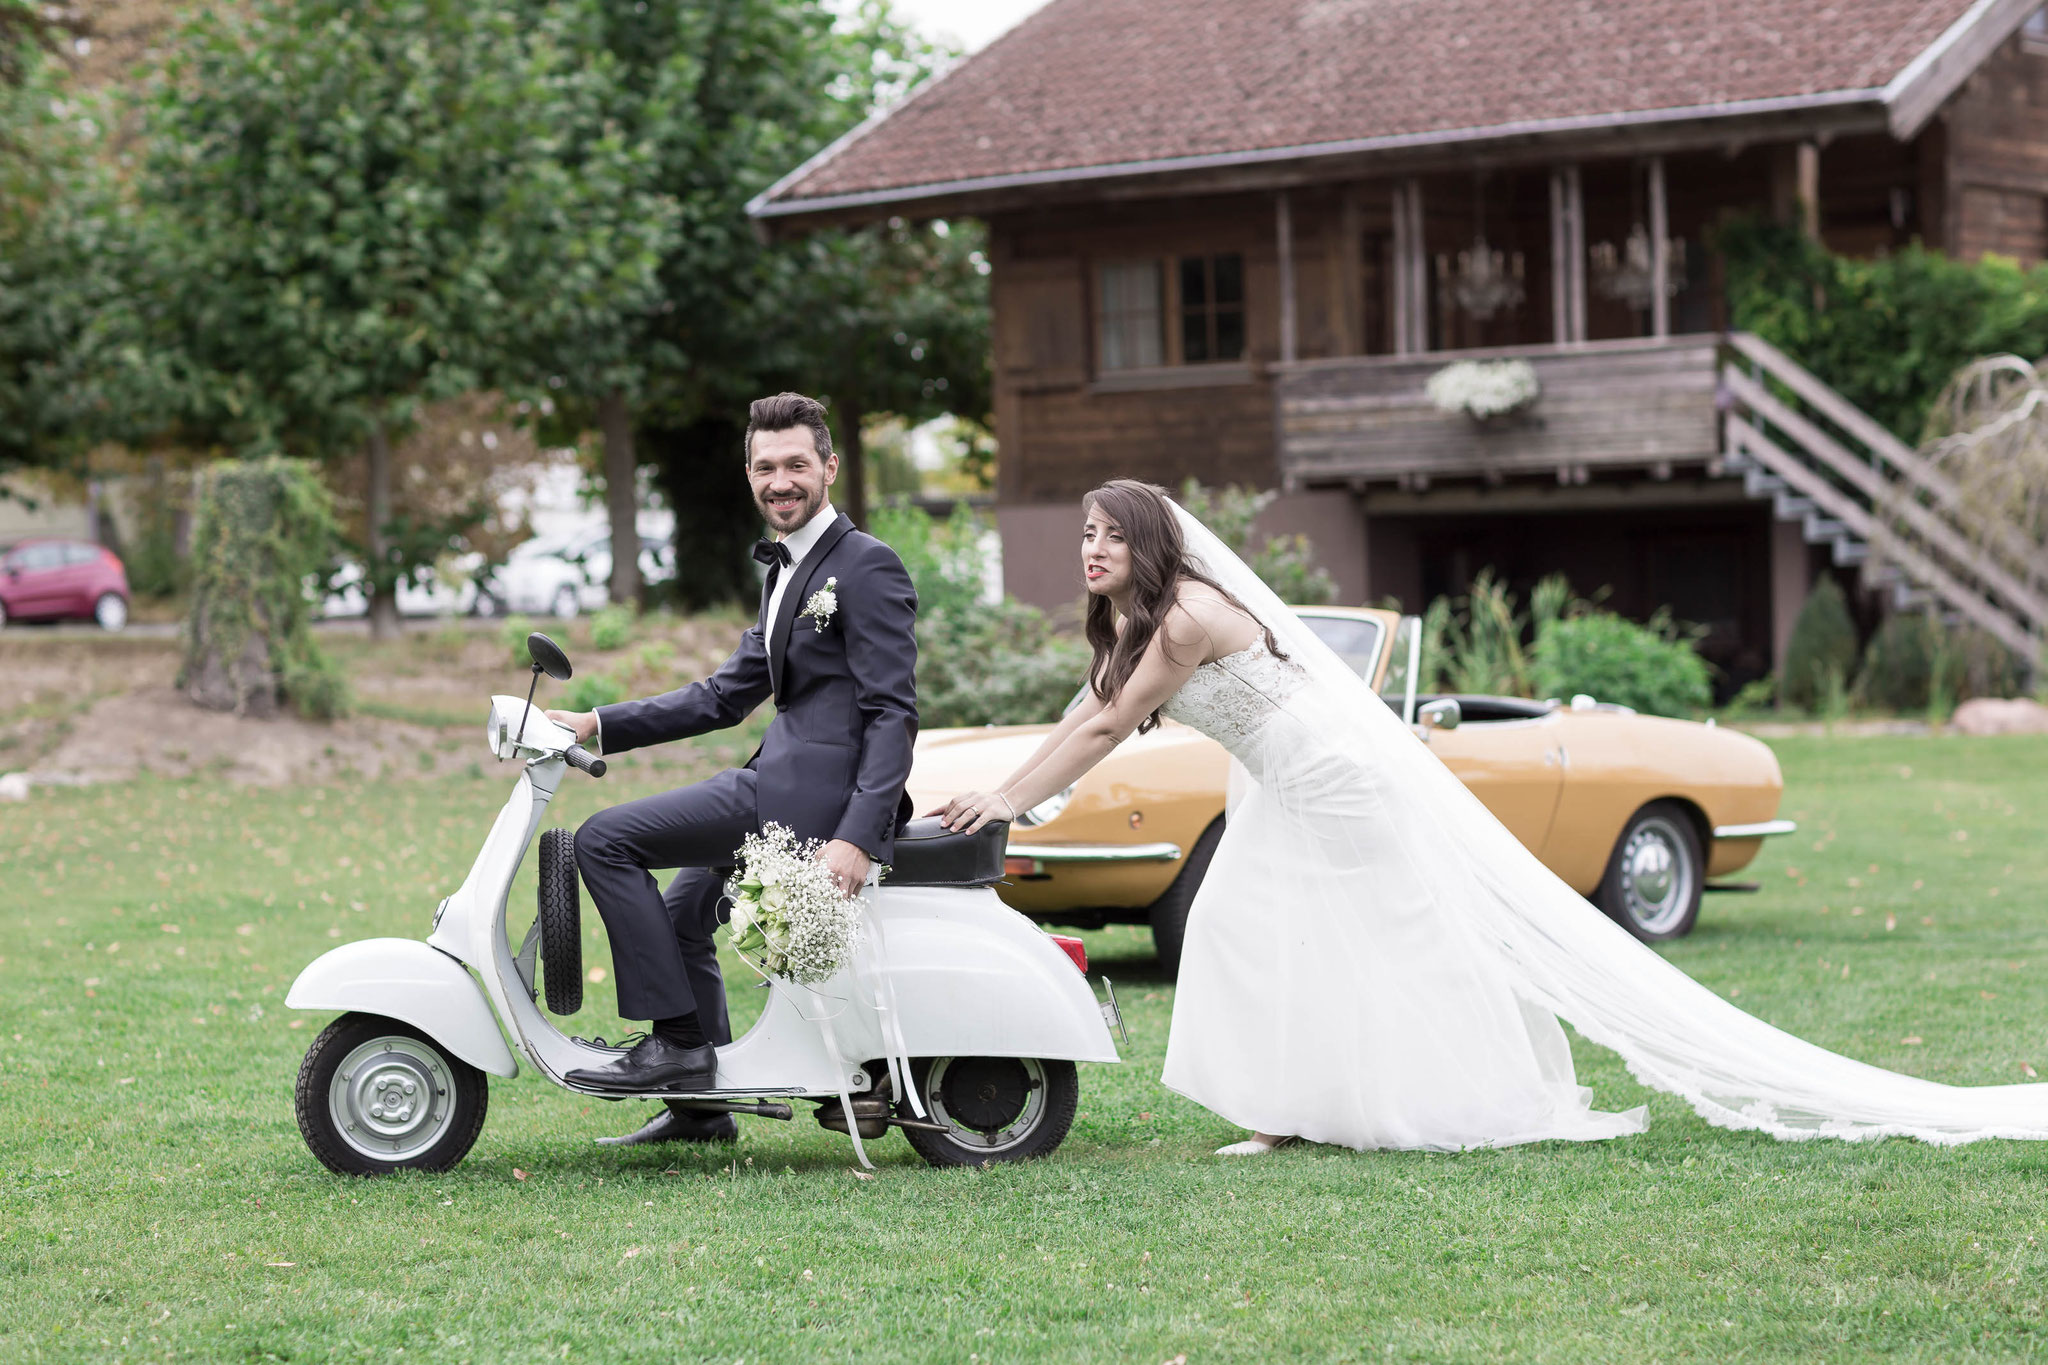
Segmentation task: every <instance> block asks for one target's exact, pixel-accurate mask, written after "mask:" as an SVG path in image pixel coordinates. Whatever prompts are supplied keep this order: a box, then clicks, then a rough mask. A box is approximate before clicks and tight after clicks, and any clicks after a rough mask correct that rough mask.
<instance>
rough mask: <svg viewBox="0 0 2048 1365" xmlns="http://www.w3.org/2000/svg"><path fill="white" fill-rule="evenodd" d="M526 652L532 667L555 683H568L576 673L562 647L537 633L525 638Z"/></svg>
mask: <svg viewBox="0 0 2048 1365" xmlns="http://www.w3.org/2000/svg"><path fill="white" fill-rule="evenodd" d="M526 652H527V653H528V654H531V655H532V656H533V666H534V667H535V668H536V669H538V670H539V671H540V672H542V673H545V674H547V675H548V676H549V677H550V678H553V679H554V680H555V681H556V682H567V681H569V679H570V677H571V676H572V675H573V674H574V673H575V671H576V670H575V669H573V668H571V667H570V666H569V656H568V655H566V654H564V653H563V652H562V647H561V646H560V645H558V644H556V643H555V642H554V641H553V640H550V639H549V638H548V637H547V636H545V635H543V634H541V633H540V632H539V631H535V632H534V633H533V634H531V635H529V636H527V637H526Z"/></svg>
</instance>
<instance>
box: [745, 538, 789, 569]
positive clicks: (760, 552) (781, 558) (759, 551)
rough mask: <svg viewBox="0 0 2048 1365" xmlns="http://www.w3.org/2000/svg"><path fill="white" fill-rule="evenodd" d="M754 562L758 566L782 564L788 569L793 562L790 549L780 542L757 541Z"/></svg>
mask: <svg viewBox="0 0 2048 1365" xmlns="http://www.w3.org/2000/svg"><path fill="white" fill-rule="evenodd" d="M754 562H755V563H757V564H780V565H782V566H783V567H784V568H788V567H789V565H790V563H791V561H790V557H789V547H788V546H787V545H784V544H783V543H782V542H781V541H779V540H765V539H764V540H757V541H755V542H754Z"/></svg>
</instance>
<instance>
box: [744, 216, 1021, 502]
mask: <svg viewBox="0 0 2048 1365" xmlns="http://www.w3.org/2000/svg"><path fill="white" fill-rule="evenodd" d="M983 243H984V234H983V232H982V230H981V229H980V227H979V226H978V225H974V224H965V225H960V226H955V225H952V224H949V223H946V222H944V221H935V222H930V223H921V224H915V225H913V224H909V223H906V222H904V221H903V220H902V219H892V220H890V222H888V223H887V224H885V225H883V226H879V227H875V228H869V229H866V230H864V231H859V232H821V233H816V234H813V235H812V236H810V237H807V238H804V239H802V240H801V241H798V242H794V243H791V244H790V245H789V247H788V248H787V249H786V250H784V251H783V252H781V253H779V255H778V257H777V259H776V260H775V262H774V268H775V273H776V287H775V288H774V289H773V291H772V293H771V295H770V297H771V298H772V299H773V300H774V302H775V303H776V305H777V307H778V312H779V313H780V316H781V318H782V319H783V320H784V322H785V324H786V325H785V326H784V327H783V328H781V329H779V330H778V331H777V332H776V333H775V334H774V335H775V340H776V344H777V349H778V350H779V351H781V352H783V354H779V355H777V356H776V357H775V358H774V360H773V362H772V363H773V365H774V367H775V368H777V369H781V370H784V371H787V372H788V373H790V374H791V375H793V376H802V378H801V379H797V380H793V382H792V386H793V387H804V388H805V391H806V392H809V393H812V394H814V395H818V396H821V397H823V398H824V399H825V400H826V401H827V402H828V403H829V405H830V407H831V411H832V425H833V427H834V428H835V429H836V435H835V441H834V448H835V449H837V451H838V452H839V463H840V473H839V484H838V491H837V495H836V497H835V501H836V502H837V503H838V505H839V506H840V509H841V510H842V511H844V512H846V513H847V514H848V515H849V516H851V517H852V518H853V519H854V520H855V521H857V522H860V523H862V524H866V522H867V519H868V516H867V471H866V467H865V449H864V444H863V439H862V428H863V427H864V425H865V424H866V422H867V421H868V419H869V418H871V417H873V416H875V415H877V414H881V413H889V414H893V415H895V416H898V417H901V418H903V419H904V420H905V421H906V422H908V423H910V424H912V425H914V424H916V423H918V422H921V421H924V420H926V419H927V418H931V417H939V416H943V415H944V414H946V413H949V412H957V413H963V414H965V415H967V416H969V417H973V418H977V419H986V418H987V416H988V414H989V412H990V410H991V409H992V407H993V406H994V403H993V393H992V389H991V380H990V375H989V349H988V348H989V333H988V328H989V305H988V288H987V285H986V283H985V282H984V280H983V276H985V275H986V274H987V273H988V263H987V257H986V255H985V254H984V251H983Z"/></svg>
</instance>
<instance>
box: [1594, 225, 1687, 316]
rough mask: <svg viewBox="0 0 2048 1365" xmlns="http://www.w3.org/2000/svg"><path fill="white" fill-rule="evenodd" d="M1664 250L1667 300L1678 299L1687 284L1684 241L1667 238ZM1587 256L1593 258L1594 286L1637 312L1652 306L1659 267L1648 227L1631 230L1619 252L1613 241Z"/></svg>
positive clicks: (1636, 227)
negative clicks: (1651, 247)
mask: <svg viewBox="0 0 2048 1365" xmlns="http://www.w3.org/2000/svg"><path fill="white" fill-rule="evenodd" d="M1664 247H1665V256H1666V259H1665V263H1664V297H1665V298H1667V299H1669V298H1676V297H1677V296H1678V291H1679V290H1680V289H1681V288H1683V287H1684V285H1685V239H1684V238H1683V237H1671V238H1667V239H1666V240H1665V243H1664ZM1587 254H1588V255H1590V256H1591V257H1592V263H1593V287H1594V288H1595V289H1597V290H1599V291H1600V293H1601V294H1602V295H1603V296H1604V297H1606V298H1610V299H1615V300H1617V301H1619V302H1621V303H1625V304H1627V305H1628V306H1629V307H1631V308H1634V309H1638V310H1640V309H1644V308H1648V307H1649V306H1650V301H1651V300H1652V299H1653V298H1655V297H1656V292H1657V284H1656V274H1657V267H1656V262H1655V261H1654V260H1652V255H1653V253H1652V251H1651V249H1650V230H1649V229H1648V228H1646V227H1644V226H1643V225H1642V224H1641V223H1637V224H1636V225H1635V226H1634V227H1632V228H1630V229H1629V234H1628V241H1627V242H1625V243H1623V244H1622V248H1621V250H1620V251H1616V250H1615V249H1614V243H1612V242H1601V243H1599V244H1597V245H1596V246H1594V247H1593V248H1592V250H1591V251H1590V252H1588V253H1587Z"/></svg>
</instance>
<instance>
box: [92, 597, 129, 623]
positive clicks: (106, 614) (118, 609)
mask: <svg viewBox="0 0 2048 1365" xmlns="http://www.w3.org/2000/svg"><path fill="white" fill-rule="evenodd" d="M92 619H93V620H95V621H97V622H99V627H100V629H101V630H119V629H121V628H122V627H123V626H125V625H127V624H128V603H127V602H125V601H123V600H122V597H121V594H119V593H117V592H103V593H101V594H100V600H99V601H97V602H95V603H93V604H92Z"/></svg>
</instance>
